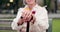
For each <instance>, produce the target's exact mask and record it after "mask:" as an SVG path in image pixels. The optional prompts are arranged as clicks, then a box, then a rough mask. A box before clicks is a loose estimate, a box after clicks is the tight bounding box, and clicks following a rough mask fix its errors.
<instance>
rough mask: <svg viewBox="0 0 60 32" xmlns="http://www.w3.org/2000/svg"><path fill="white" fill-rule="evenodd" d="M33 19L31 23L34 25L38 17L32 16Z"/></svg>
mask: <svg viewBox="0 0 60 32" xmlns="http://www.w3.org/2000/svg"><path fill="white" fill-rule="evenodd" d="M32 16H33V19H32V20H31V23H32V24H34V22H35V21H36V17H35V16H34V15H33V14H32Z"/></svg>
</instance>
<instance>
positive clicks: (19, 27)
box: [11, 8, 22, 30]
mask: <svg viewBox="0 0 60 32" xmlns="http://www.w3.org/2000/svg"><path fill="white" fill-rule="evenodd" d="M21 9H22V8H20V9H19V10H18V13H17V16H16V18H15V19H13V22H12V24H11V27H12V29H13V30H19V29H21V27H22V25H20V26H18V25H17V22H18V20H19V19H20V17H21V14H22V12H21Z"/></svg>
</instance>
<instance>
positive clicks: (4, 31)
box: [0, 30, 17, 32]
mask: <svg viewBox="0 0 60 32" xmlns="http://www.w3.org/2000/svg"><path fill="white" fill-rule="evenodd" d="M0 32H17V31H13V30H0Z"/></svg>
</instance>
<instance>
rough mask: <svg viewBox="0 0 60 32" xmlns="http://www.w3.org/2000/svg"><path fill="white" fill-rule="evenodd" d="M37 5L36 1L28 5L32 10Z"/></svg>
mask: <svg viewBox="0 0 60 32" xmlns="http://www.w3.org/2000/svg"><path fill="white" fill-rule="evenodd" d="M35 5H36V3H34V4H30V5H28V7H29V9H30V10H32V8H33V7H34V6H35Z"/></svg>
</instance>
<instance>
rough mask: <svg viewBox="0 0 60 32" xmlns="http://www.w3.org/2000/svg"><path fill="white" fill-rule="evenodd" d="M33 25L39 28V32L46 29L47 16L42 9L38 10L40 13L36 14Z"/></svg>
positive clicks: (47, 25) (45, 11)
mask: <svg viewBox="0 0 60 32" xmlns="http://www.w3.org/2000/svg"><path fill="white" fill-rule="evenodd" d="M35 25H36V26H37V27H39V30H41V31H43V30H46V29H48V27H49V24H48V14H47V10H46V9H45V8H44V7H43V8H42V9H41V10H40V13H37V15H36V22H35Z"/></svg>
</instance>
